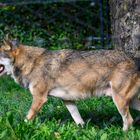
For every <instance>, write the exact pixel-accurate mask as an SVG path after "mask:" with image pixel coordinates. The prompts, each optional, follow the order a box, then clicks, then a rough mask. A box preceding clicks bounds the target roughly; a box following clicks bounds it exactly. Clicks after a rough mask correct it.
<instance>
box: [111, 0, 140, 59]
mask: <svg viewBox="0 0 140 140" xmlns="http://www.w3.org/2000/svg"><path fill="white" fill-rule="evenodd" d="M109 3H110V14H111V22H112V23H111V25H112V40H113V45H114V46H115V48H118V49H123V50H124V51H125V52H126V53H128V54H130V55H131V56H132V57H138V56H139V58H140V53H137V52H138V50H140V0H109Z"/></svg>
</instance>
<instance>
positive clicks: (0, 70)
mask: <svg viewBox="0 0 140 140" xmlns="http://www.w3.org/2000/svg"><path fill="white" fill-rule="evenodd" d="M3 71H4V65H2V64H0V73H2V72H3Z"/></svg>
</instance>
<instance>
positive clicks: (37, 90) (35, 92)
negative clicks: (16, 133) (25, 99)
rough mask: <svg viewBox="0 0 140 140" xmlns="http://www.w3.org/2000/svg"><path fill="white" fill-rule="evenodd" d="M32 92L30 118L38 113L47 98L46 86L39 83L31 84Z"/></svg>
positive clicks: (28, 116)
mask: <svg viewBox="0 0 140 140" xmlns="http://www.w3.org/2000/svg"><path fill="white" fill-rule="evenodd" d="M30 92H31V94H32V96H33V100H32V105H31V107H30V110H29V112H28V114H27V119H28V120H31V119H32V118H33V117H34V116H35V115H36V113H37V112H38V111H39V109H40V108H41V107H42V105H43V104H44V103H45V102H46V100H47V97H46V95H45V88H43V87H41V86H40V85H39V84H36V85H34V86H33V85H32V86H30Z"/></svg>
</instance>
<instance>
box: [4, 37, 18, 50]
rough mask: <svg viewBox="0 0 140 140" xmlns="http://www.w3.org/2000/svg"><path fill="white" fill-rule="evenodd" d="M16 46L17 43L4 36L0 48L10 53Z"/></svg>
mask: <svg viewBox="0 0 140 140" xmlns="http://www.w3.org/2000/svg"><path fill="white" fill-rule="evenodd" d="M17 46H18V41H17V40H16V39H14V40H11V39H10V38H9V36H8V35H6V37H5V38H4V39H3V46H2V47H3V49H4V50H6V51H10V50H13V49H15V48H17Z"/></svg>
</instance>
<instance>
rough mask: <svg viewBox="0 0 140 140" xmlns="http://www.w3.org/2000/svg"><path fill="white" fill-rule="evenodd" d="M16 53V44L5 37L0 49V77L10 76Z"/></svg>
mask: <svg viewBox="0 0 140 140" xmlns="http://www.w3.org/2000/svg"><path fill="white" fill-rule="evenodd" d="M16 52H17V42H16V41H15V40H11V39H9V38H8V37H6V38H5V39H4V40H3V44H2V45H1V47H0V76H1V75H3V74H5V73H7V74H11V70H12V65H13V63H14V59H15V56H16Z"/></svg>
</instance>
